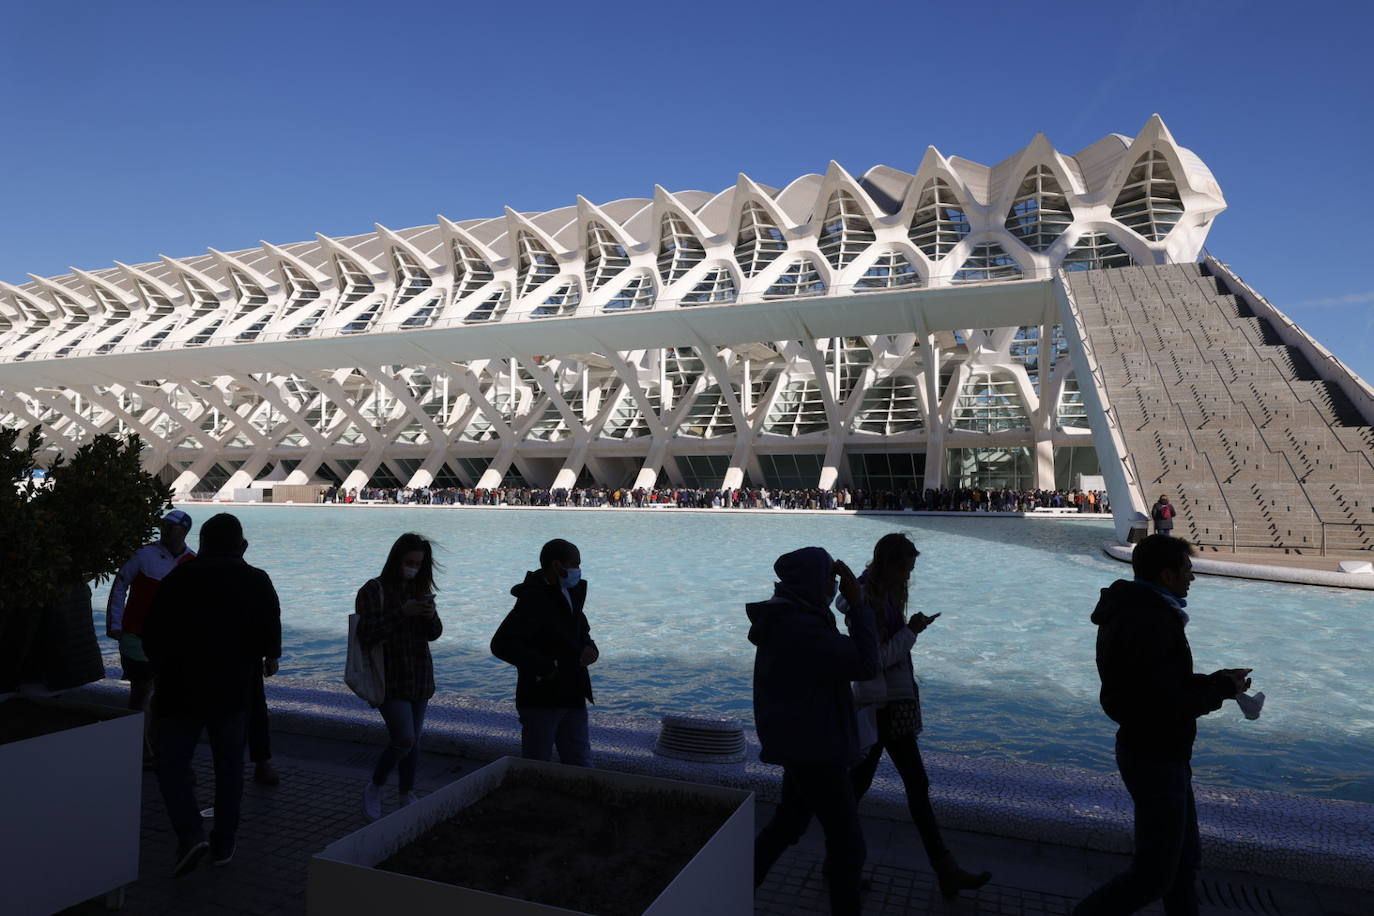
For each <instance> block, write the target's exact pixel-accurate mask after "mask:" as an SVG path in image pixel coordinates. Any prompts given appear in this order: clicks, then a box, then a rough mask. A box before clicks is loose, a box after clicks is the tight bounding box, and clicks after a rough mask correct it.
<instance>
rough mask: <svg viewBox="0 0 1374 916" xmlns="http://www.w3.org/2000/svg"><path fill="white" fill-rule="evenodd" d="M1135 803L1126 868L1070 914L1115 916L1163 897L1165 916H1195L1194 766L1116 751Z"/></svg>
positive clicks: (1198, 852) (1199, 849)
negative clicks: (1131, 848) (1132, 847)
mask: <svg viewBox="0 0 1374 916" xmlns="http://www.w3.org/2000/svg"><path fill="white" fill-rule="evenodd" d="M1116 763H1117V766H1118V767H1119V768H1120V770H1121V779H1122V781H1123V782H1125V783H1126V791H1128V792H1130V793H1131V802H1132V803H1133V804H1134V806H1135V856H1134V857H1133V858H1132V859H1131V864H1130V867H1129V868H1127V869H1126V871H1124V872H1122V873H1121V874H1119V875H1117V876H1116V877H1115V878H1113V879H1111V880H1110V881H1108V882H1107V883H1106V884H1104V885H1102V886H1101V887H1099V888H1098V889H1097V890H1095V891H1093V892H1092V893H1091V894H1089V895H1088V896H1087V897H1086V898H1084V900H1083V901H1082V902H1081V903H1079V904H1078V906H1076V907H1075V908H1074V911H1073V912H1074V916H1096V914H1102V916H1120V914H1123V913H1134V912H1135V911H1136V910H1138V909H1140V908H1141V907H1143V906H1145V905H1146V904H1148V903H1151V902H1153V901H1155V900H1159V899H1160V898H1163V900H1164V912H1165V913H1167V914H1169V916H1195V914H1196V913H1197V911H1198V903H1197V886H1196V881H1197V870H1198V866H1199V865H1200V864H1201V853H1202V847H1201V844H1200V842H1199V840H1198V831H1197V808H1196V806H1195V805H1194V803H1193V768H1192V767H1191V766H1190V765H1189V764H1187V763H1157V762H1154V761H1148V760H1140V759H1139V758H1134V757H1131V756H1129V755H1126V754H1123V753H1121V751H1120V750H1118V751H1117V754H1116Z"/></svg>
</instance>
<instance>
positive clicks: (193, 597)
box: [143, 512, 281, 877]
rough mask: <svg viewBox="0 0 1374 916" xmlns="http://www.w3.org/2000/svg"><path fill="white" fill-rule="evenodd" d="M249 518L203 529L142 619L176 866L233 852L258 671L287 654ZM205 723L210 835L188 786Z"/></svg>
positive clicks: (222, 517)
mask: <svg viewBox="0 0 1374 916" xmlns="http://www.w3.org/2000/svg"><path fill="white" fill-rule="evenodd" d="M247 550H248V541H246V540H245V539H244V537H243V525H242V524H241V523H240V522H239V520H238V518H236V517H235V516H233V515H230V514H229V513H227V512H223V513H220V514H219V515H216V516H214V517H213V518H211V519H210V520H209V521H207V522H206V523H205V524H204V525H203V526H202V527H201V529H200V555H199V556H197V557H196V558H195V559H192V560H189V561H187V562H186V563H183V564H181V565H180V566H178V567H177V568H176V569H174V570H172V571H171V572H170V573H168V574H167V576H166V578H164V579H163V580H162V584H161V586H160V587H159V588H158V590H157V594H156V595H155V596H154V597H153V603H152V606H151V607H150V608H149V609H148V616H147V619H146V620H145V621H144V624H143V646H144V650H145V651H146V652H147V653H148V659H149V661H150V662H151V663H152V666H153V673H154V677H155V681H156V689H155V691H154V693H153V716H154V717H155V718H156V720H157V725H156V728H155V729H154V735H155V736H156V741H157V779H158V785H159V787H160V788H161V790H162V798H163V800H164V801H165V802H166V804H167V814H168V816H169V817H170V818H171V821H172V829H173V830H174V831H175V832H176V836H177V851H176V859H175V864H174V865H173V869H172V874H173V876H175V877H181V876H182V875H186V874H189V873H190V872H191V871H193V870H194V869H195V868H196V866H197V865H199V864H200V860H201V859H202V858H203V857H204V855H205V853H206V850H207V849H208V850H209V852H210V856H211V859H212V860H213V862H214V864H216V865H228V864H229V861H230V860H231V859H232V858H233V857H234V845H235V844H234V838H235V835H236V833H237V831H238V825H239V810H240V805H241V803H242V800H243V749H244V742H245V740H246V734H247V728H248V714H249V713H248V711H249V708H250V707H251V706H252V703H253V685H254V683H255V682H256V681H257V679H258V671H259V670H263V671H264V672H265V673H266V674H269V675H270V674H275V673H276V671H277V664H278V662H277V660H278V659H279V658H280V657H281V605H280V604H279V602H278V600H277V592H276V589H274V588H273V587H272V579H271V577H269V576H268V575H267V573H265V572H263V571H262V570H261V569H257V568H256V567H253V566H249V565H248V564H247V563H246V562H244V559H243V555H244V553H245V552H246V551H247ZM202 732H207V733H208V734H209V737H210V750H211V753H212V754H213V757H214V766H215V818H214V827H213V829H212V830H211V831H210V840H209V842H208V843H207V842H206V839H205V830H204V824H203V823H202V820H201V815H200V809H199V806H197V804H196V798H195V793H194V791H193V789H192V785H191V757H192V755H193V754H194V752H195V747H196V742H197V741H198V740H200V735H201V733H202Z"/></svg>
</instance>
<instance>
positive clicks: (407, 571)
mask: <svg viewBox="0 0 1374 916" xmlns="http://www.w3.org/2000/svg"><path fill="white" fill-rule="evenodd" d="M419 574H420V567H418V566H402V567H401V575H402V576H404V577H405V578H407V579H414V578H415V577H416V576H418V575H419Z"/></svg>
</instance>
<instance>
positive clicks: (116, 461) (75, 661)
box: [0, 429, 171, 914]
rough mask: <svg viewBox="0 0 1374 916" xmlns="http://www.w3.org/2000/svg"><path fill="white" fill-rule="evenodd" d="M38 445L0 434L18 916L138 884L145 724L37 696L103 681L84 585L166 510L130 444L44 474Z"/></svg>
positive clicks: (7, 760) (98, 450)
mask: <svg viewBox="0 0 1374 916" xmlns="http://www.w3.org/2000/svg"><path fill="white" fill-rule="evenodd" d="M41 448H42V437H41V433H40V432H39V431H38V430H37V429H35V430H33V431H31V432H30V433H29V434H28V436H27V438H26V440H25V442H24V444H23V445H20V444H19V434H18V432H17V431H15V430H0V531H4V532H5V536H4V537H3V538H0V773H4V774H5V779H4V780H0V810H4V811H5V812H6V820H7V823H9V824H12V825H15V826H14V828H13V829H9V830H6V831H4V833H3V837H4V839H3V840H0V885H3V886H4V887H5V898H6V900H5V907H6V912H7V913H19V914H24V913H36V914H42V913H51V912H54V911H56V910H60V909H63V908H65V907H68V906H71V905H73V904H76V903H80V902H81V901H83V900H87V899H90V898H91V897H94V896H98V895H100V894H103V893H107V892H112V893H113V894H114V896H115V897H116V898H118V896H119V894H118V891H117V890H115V889H118V888H120V887H122V886H123V885H125V884H128V883H130V882H132V881H134V880H136V879H137V877H138V846H139V815H140V810H141V802H142V786H143V779H142V762H141V757H142V744H143V716H142V714H141V713H136V712H128V711H126V710H116V709H110V708H107V707H96V706H87V705H85V704H80V703H72V702H69V701H65V700H59V699H52V698H51V697H49V696H47V695H48V694H52V693H54V692H57V691H61V690H65V689H69V688H72V687H78V686H80V685H82V684H86V683H90V682H91V681H95V680H99V679H101V678H103V677H104V676H105V666H104V662H103V660H102V658H101V654H100V648H99V645H98V643H97V641H96V633H95V621H94V614H93V612H92V608H91V589H90V585H89V583H91V582H92V581H99V580H101V579H104V578H106V577H108V576H110V575H112V574H113V573H114V572H115V571H116V570H117V569H118V568H119V566H120V564H122V563H123V562H124V560H125V559H127V558H128V557H129V555H130V554H132V553H133V552H134V550H136V549H137V548H138V547H139V546H140V545H142V544H143V543H144V542H145V541H146V540H147V539H148V537H149V536H150V534H151V532H152V531H153V530H154V528H155V527H156V524H157V522H158V520H159V519H160V518H161V517H162V515H163V513H164V511H165V510H166V509H167V508H168V507H169V506H170V505H171V503H170V499H169V494H168V491H167V488H166V487H165V486H163V485H162V484H161V483H160V482H159V481H158V480H157V479H156V478H154V477H153V476H152V475H151V474H148V473H147V472H146V471H144V470H143V469H142V467H141V464H140V460H139V459H140V451H141V448H142V446H141V443H140V442H139V440H138V438H137V437H136V436H130V437H128V438H126V439H117V438H114V437H111V436H98V437H96V439H95V440H94V441H93V442H91V443H90V444H88V445H85V446H82V447H81V448H79V449H78V450H77V451H76V453H75V454H74V455H73V456H72V458H71V460H70V461H66V460H64V459H63V458H62V457H60V456H59V457H57V458H54V459H53V460H52V461H51V462H50V463H49V465H48V467H47V468H46V469H45V470H44V471H40V470H39V468H38V460H37V459H38V455H39V453H40V450H41ZM27 694H37V695H36V696H34V695H27ZM92 760H99V761H100V773H99V776H98V778H93V777H92V774H91V770H90V766H91V761H92ZM53 862H61V863H63V867H62V868H61V869H57V870H54V869H53V868H52V863H53Z"/></svg>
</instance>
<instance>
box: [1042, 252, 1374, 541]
mask: <svg viewBox="0 0 1374 916" xmlns="http://www.w3.org/2000/svg"><path fill="white" fill-rule="evenodd" d="M1067 279H1068V283H1067V289H1066V296H1067V298H1068V299H1070V300H1071V301H1072V303H1073V305H1072V306H1071V309H1072V310H1073V311H1074V312H1075V314H1076V318H1077V320H1078V321H1079V322H1080V324H1081V330H1082V332H1083V333H1082V336H1081V338H1080V340H1081V343H1082V346H1083V347H1084V349H1085V350H1089V351H1091V353H1092V356H1091V357H1090V359H1091V360H1092V361H1093V362H1094V363H1095V364H1096V367H1097V370H1098V371H1097V373H1096V378H1097V384H1096V385H1095V386H1093V390H1092V392H1091V394H1090V397H1096V398H1098V399H1099V400H1100V401H1101V402H1103V403H1107V404H1109V405H1110V410H1109V411H1108V412H1107V413H1109V414H1110V417H1109V418H1107V417H1106V416H1104V419H1106V420H1107V426H1106V427H1104V429H1103V435H1104V436H1109V435H1112V434H1113V433H1114V434H1116V436H1117V437H1118V438H1119V440H1120V443H1121V445H1123V446H1124V450H1125V451H1124V454H1125V456H1126V463H1127V465H1128V470H1129V474H1130V476H1131V477H1132V478H1133V479H1134V480H1135V481H1136V482H1137V484H1138V485H1139V488H1140V489H1141V490H1142V492H1143V494H1144V496H1145V499H1146V501H1150V500H1152V499H1154V498H1155V497H1156V496H1157V495H1167V496H1169V497H1170V501H1171V502H1172V503H1173V504H1174V505H1175V506H1176V507H1177V508H1178V510H1179V512H1180V525H1179V528H1178V529H1177V531H1176V533H1177V534H1179V535H1180V536H1183V537H1187V538H1188V539H1189V540H1192V541H1193V542H1195V543H1197V544H1202V545H1207V546H1211V547H1216V548H1219V549H1227V548H1229V549H1231V550H1237V549H1242V548H1244V549H1280V550H1295V551H1299V552H1304V553H1318V554H1326V553H1328V552H1329V551H1330V552H1346V551H1369V550H1374V428H1371V426H1370V422H1371V418H1374V409H1372V408H1374V392H1371V389H1370V387H1369V386H1368V385H1366V384H1364V383H1363V382H1362V381H1361V380H1360V379H1359V378H1358V377H1356V376H1355V375H1354V374H1353V373H1351V372H1350V371H1349V370H1348V369H1346V368H1345V367H1344V366H1343V365H1342V364H1341V363H1340V362H1339V361H1337V360H1336V359H1335V358H1334V357H1333V356H1332V355H1331V354H1330V353H1329V352H1328V351H1327V350H1325V349H1324V348H1323V347H1321V346H1320V345H1319V344H1317V343H1316V342H1315V341H1313V340H1312V339H1311V338H1310V337H1308V336H1307V335H1306V334H1304V333H1303V332H1302V331H1301V329H1299V328H1298V327H1297V326H1296V325H1294V324H1293V323H1292V322H1291V321H1289V320H1288V319H1286V318H1285V317H1284V316H1283V315H1282V313H1280V312H1279V311H1278V310H1277V309H1275V308H1273V306H1271V305H1270V304H1269V303H1267V302H1265V301H1264V300H1263V299H1261V298H1260V297H1258V296H1257V295H1256V294H1255V293H1254V291H1253V290H1251V289H1250V288H1249V287H1248V286H1246V285H1245V284H1244V283H1243V282H1241V281H1240V279H1239V278H1238V277H1236V275H1235V274H1234V273H1232V272H1231V271H1230V269H1229V268H1227V267H1226V266H1225V265H1223V264H1220V263H1218V262H1217V261H1215V260H1214V259H1211V258H1208V259H1207V260H1206V261H1205V262H1204V263H1201V264H1170V265H1163V266H1153V267H1132V268H1126V269H1123V270H1117V271H1093V272H1085V273H1079V274H1075V275H1073V276H1072V277H1070V278H1067Z"/></svg>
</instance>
